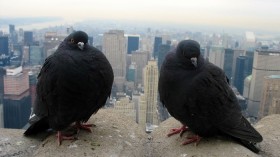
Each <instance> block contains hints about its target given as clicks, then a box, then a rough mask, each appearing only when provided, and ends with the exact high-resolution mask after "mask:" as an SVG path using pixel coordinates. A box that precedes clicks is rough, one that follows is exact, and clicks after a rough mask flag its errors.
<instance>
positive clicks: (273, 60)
mask: <svg viewBox="0 0 280 157" xmlns="http://www.w3.org/2000/svg"><path fill="white" fill-rule="evenodd" d="M279 61H280V51H272V50H262V49H259V50H256V52H255V55H254V62H253V70H252V79H251V82H250V89H249V98H248V113H249V115H250V116H251V117H255V118H258V115H259V108H260V100H261V97H262V92H263V91H262V90H263V82H264V78H265V77H266V76H270V75H280V62H279Z"/></svg>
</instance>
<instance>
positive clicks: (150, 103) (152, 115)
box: [143, 60, 159, 132]
mask: <svg viewBox="0 0 280 157" xmlns="http://www.w3.org/2000/svg"><path fill="white" fill-rule="evenodd" d="M143 73H144V94H145V97H146V105H147V111H146V131H147V132H150V131H152V130H153V126H154V125H158V124H159V116H158V111H157V98H158V67H157V62H156V60H150V61H148V65H147V66H146V67H145V68H144V70H143Z"/></svg>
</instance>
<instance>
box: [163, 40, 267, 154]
mask: <svg viewBox="0 0 280 157" xmlns="http://www.w3.org/2000/svg"><path fill="white" fill-rule="evenodd" d="M158 84H159V85H158V91H159V96H160V101H161V102H162V103H163V105H164V106H165V107H166V108H167V110H168V112H169V113H170V115H171V116H173V117H174V118H175V119H176V120H178V121H180V122H181V123H182V125H183V126H182V127H180V128H175V129H172V130H171V132H170V133H169V134H168V136H171V135H174V134H178V133H180V136H182V134H183V133H184V132H185V131H186V130H190V131H192V132H193V133H194V134H195V135H194V136H192V137H188V139H187V140H186V141H185V142H184V143H182V144H184V145H185V144H189V143H193V142H195V143H196V144H198V142H199V141H200V140H201V138H202V137H213V136H227V137H230V138H231V139H234V140H236V141H237V142H239V143H240V144H242V145H244V146H245V147H247V148H249V149H250V150H252V151H253V152H255V153H258V152H259V148H257V146H256V143H258V142H261V141H262V139H263V138H262V136H261V135H260V133H259V132H257V131H256V130H255V129H254V128H253V127H252V125H251V124H250V123H249V122H248V121H247V119H245V117H244V116H243V115H242V113H241V108H240V106H239V103H238V99H237V97H236V95H235V94H234V92H233V90H232V88H231V87H230V85H229V82H228V79H227V77H226V75H225V73H224V71H223V70H222V69H221V68H219V67H217V66H216V65H214V64H212V63H211V62H209V61H207V60H205V59H204V58H203V56H202V55H201V54H200V45H199V43H198V42H197V41H194V40H183V41H181V42H179V44H178V46H177V48H176V49H174V50H172V51H171V52H170V53H168V55H167V56H166V57H165V60H164V62H163V65H162V67H161V69H160V77H159V83H158Z"/></svg>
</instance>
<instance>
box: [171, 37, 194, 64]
mask: <svg viewBox="0 0 280 157" xmlns="http://www.w3.org/2000/svg"><path fill="white" fill-rule="evenodd" d="M176 54H177V55H178V56H179V57H184V58H186V59H187V60H190V61H191V63H192V64H193V65H194V66H195V67H197V59H198V57H199V56H200V45H199V43H198V42H196V41H194V40H183V41H181V42H180V43H179V44H178V46H177V49H176Z"/></svg>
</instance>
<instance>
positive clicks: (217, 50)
mask: <svg viewBox="0 0 280 157" xmlns="http://www.w3.org/2000/svg"><path fill="white" fill-rule="evenodd" d="M208 57H209V61H210V62H211V63H213V64H215V65H216V66H218V67H220V68H221V69H223V68H224V58H225V49H224V48H223V47H219V46H211V47H210V50H209V56H208Z"/></svg>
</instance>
